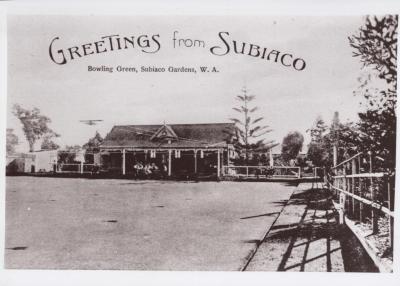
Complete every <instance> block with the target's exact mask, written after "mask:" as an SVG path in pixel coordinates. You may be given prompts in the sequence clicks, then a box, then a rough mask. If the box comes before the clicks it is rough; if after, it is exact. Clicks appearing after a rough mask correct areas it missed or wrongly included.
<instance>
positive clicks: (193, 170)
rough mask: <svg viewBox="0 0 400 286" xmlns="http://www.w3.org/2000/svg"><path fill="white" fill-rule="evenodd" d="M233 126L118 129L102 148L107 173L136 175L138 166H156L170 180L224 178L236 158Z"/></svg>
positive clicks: (135, 126) (212, 125)
mask: <svg viewBox="0 0 400 286" xmlns="http://www.w3.org/2000/svg"><path fill="white" fill-rule="evenodd" d="M233 130H234V124H233V123H212V124H168V125H167V124H163V125H117V126H114V127H113V128H112V129H111V131H110V133H108V135H107V136H106V137H105V139H104V141H103V143H102V144H101V145H100V154H101V165H102V168H103V169H106V170H107V171H109V172H113V173H115V174H122V175H129V174H133V173H134V165H135V164H136V163H137V162H141V163H142V164H147V163H155V164H156V165H158V166H160V165H163V166H165V167H167V173H168V176H179V175H182V174H183V175H186V174H188V175H189V174H190V175H193V174H194V175H216V176H218V177H220V176H221V175H222V174H223V170H224V168H223V166H226V165H229V164H230V159H231V158H233V156H234V155H235V152H234V147H233V142H232V134H233V132H232V131H233Z"/></svg>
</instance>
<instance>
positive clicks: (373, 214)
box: [368, 151, 378, 233]
mask: <svg viewBox="0 0 400 286" xmlns="http://www.w3.org/2000/svg"><path fill="white" fill-rule="evenodd" d="M368 155H369V174H370V175H371V174H372V152H371V151H369V152H368ZM369 183H370V186H369V187H370V191H371V201H372V202H374V201H375V188H374V181H373V179H372V177H370V179H369ZM371 221H372V233H377V232H378V217H377V212H376V211H375V208H374V207H372V206H371Z"/></svg>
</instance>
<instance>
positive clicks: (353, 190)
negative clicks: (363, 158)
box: [350, 159, 357, 218]
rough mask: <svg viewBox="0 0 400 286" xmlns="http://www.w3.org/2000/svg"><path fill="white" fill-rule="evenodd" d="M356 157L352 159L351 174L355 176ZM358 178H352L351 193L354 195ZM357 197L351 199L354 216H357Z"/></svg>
mask: <svg viewBox="0 0 400 286" xmlns="http://www.w3.org/2000/svg"><path fill="white" fill-rule="evenodd" d="M356 172H357V171H356V159H353V160H351V174H352V175H353V176H354V175H355V174H356ZM355 185H356V179H355V178H354V177H352V178H351V190H350V191H351V193H352V194H353V195H354V192H355V188H356V186H355ZM355 202H356V201H355V199H354V197H353V198H352V199H351V207H352V210H351V215H352V217H353V218H354V217H355V213H356V208H355Z"/></svg>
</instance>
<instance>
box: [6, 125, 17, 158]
mask: <svg viewBox="0 0 400 286" xmlns="http://www.w3.org/2000/svg"><path fill="white" fill-rule="evenodd" d="M16 145H18V136H17V135H15V134H14V129H11V128H7V133H6V152H7V155H9V154H13V153H15V146H16Z"/></svg>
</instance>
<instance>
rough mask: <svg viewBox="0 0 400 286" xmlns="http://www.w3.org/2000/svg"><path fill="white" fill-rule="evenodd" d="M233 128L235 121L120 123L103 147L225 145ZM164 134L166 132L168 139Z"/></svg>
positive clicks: (197, 146)
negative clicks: (156, 123)
mask: <svg viewBox="0 0 400 286" xmlns="http://www.w3.org/2000/svg"><path fill="white" fill-rule="evenodd" d="M233 129H234V124H233V123H208V124H168V125H116V126H114V127H113V128H112V129H111V131H110V133H108V134H107V136H106V138H105V139H104V141H103V143H102V144H101V146H100V147H136V148H166V147H168V148H206V147H225V146H227V144H228V143H231V141H232V136H231V134H232V131H233ZM162 131H166V132H162ZM160 134H166V136H165V138H163V137H162V135H160ZM154 135H156V136H154ZM168 141H170V144H169V143H168Z"/></svg>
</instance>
